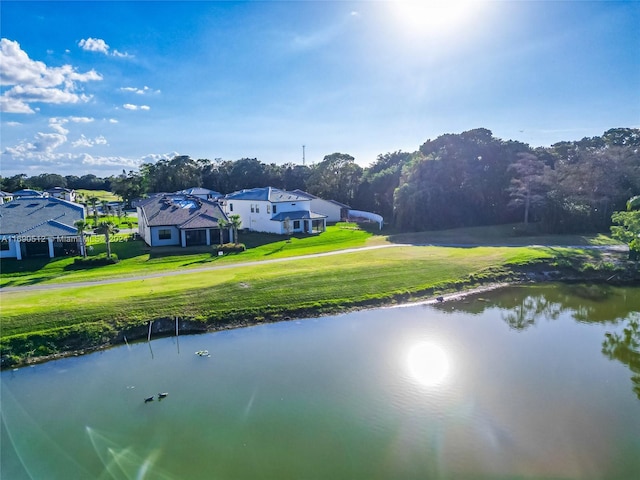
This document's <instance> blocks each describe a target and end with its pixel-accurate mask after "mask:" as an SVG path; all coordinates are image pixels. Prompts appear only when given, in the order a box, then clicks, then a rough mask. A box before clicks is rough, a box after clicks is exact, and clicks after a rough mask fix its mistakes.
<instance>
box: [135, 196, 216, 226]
mask: <svg viewBox="0 0 640 480" xmlns="http://www.w3.org/2000/svg"><path fill="white" fill-rule="evenodd" d="M138 208H140V209H141V210H142V214H143V215H144V216H145V217H146V220H147V223H148V225H149V226H150V227H160V226H170V225H173V226H176V227H178V228H183V229H188V228H215V227H217V226H218V219H223V220H225V221H226V220H227V216H226V215H225V214H224V212H223V211H222V209H221V208H220V204H218V203H217V202H214V201H211V200H203V199H201V198H198V197H194V196H191V195H177V194H169V195H162V196H155V197H151V198H146V199H144V200H141V201H140V203H139V204H138Z"/></svg>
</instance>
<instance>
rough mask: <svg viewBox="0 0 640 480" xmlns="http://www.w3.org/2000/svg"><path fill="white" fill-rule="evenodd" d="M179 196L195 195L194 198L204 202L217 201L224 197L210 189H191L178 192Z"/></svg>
mask: <svg viewBox="0 0 640 480" xmlns="http://www.w3.org/2000/svg"><path fill="white" fill-rule="evenodd" d="M176 194H177V195H193V196H194V197H198V198H202V199H203V200H216V199H218V198H221V197H222V196H223V195H222V194H221V193H220V192H216V191H215V190H209V189H208V188H202V187H191V188H187V189H185V190H180V191H179V192H176Z"/></svg>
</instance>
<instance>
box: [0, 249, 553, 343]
mask: <svg viewBox="0 0 640 480" xmlns="http://www.w3.org/2000/svg"><path fill="white" fill-rule="evenodd" d="M553 255H554V254H553V253H552V252H551V251H550V250H549V249H546V248H528V247H521V248H508V247H476V248H467V249H460V248H441V247H397V248H387V249H379V250H369V251H361V252H352V253H346V254H343V255H340V256H339V257H331V258H332V260H330V261H327V259H326V258H309V259H305V260H295V261H290V262H282V263H277V264H266V265H265V264H263V265H257V266H256V265H252V266H246V267H237V268H233V269H225V270H216V271H213V272H199V273H194V274H189V275H180V276H166V277H159V278H149V279H145V280H135V281H131V282H124V283H118V284H107V285H100V286H88V287H71V288H68V289H65V290H64V291H63V292H61V291H60V290H38V291H29V290H27V291H20V292H5V293H3V298H2V317H3V318H2V327H3V328H2V337H8V336H12V335H17V334H21V333H26V332H36V331H47V330H50V329H55V328H60V327H69V326H72V325H77V324H78V323H85V322H88V323H91V322H105V323H108V324H113V325H116V324H118V325H125V324H128V323H133V324H137V323H141V322H146V321H149V320H153V319H156V318H163V317H164V318H172V317H174V316H180V317H188V318H194V319H200V320H211V319H218V320H220V321H223V320H225V319H227V318H236V317H239V316H242V317H245V316H248V317H250V318H253V317H256V316H260V315H263V314H264V313H265V311H266V312H269V311H271V310H273V311H285V312H286V311H290V310H294V311H295V310H299V309H305V308H323V307H330V306H334V307H335V306H344V307H348V306H351V305H355V304H359V303H362V302H367V301H371V300H382V299H390V298H392V297H394V296H398V295H400V296H403V295H406V296H411V295H413V294H419V293H420V292H424V291H425V290H429V289H435V290H438V289H441V290H445V289H448V288H452V285H454V284H456V283H459V282H461V281H469V280H470V278H471V279H473V278H474V277H475V278H476V279H482V278H483V277H484V276H485V275H486V274H487V272H488V270H491V272H492V275H494V274H495V273H496V272H497V271H499V270H500V269H501V268H506V269H508V268H510V267H513V266H514V265H522V264H527V263H530V262H536V261H539V260H541V259H548V258H551V257H552V256H553ZM496 269H497V270H496ZM470 276H472V277H470Z"/></svg>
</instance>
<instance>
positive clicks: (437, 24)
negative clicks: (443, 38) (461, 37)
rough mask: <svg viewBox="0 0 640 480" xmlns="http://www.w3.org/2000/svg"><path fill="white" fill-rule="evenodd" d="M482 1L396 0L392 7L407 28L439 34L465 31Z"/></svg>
mask: <svg viewBox="0 0 640 480" xmlns="http://www.w3.org/2000/svg"><path fill="white" fill-rule="evenodd" d="M479 4H480V2H479V1H478V0H475V1H473V0H449V1H429V0H393V1H391V2H390V7H391V11H392V14H393V15H394V16H395V17H396V18H397V21H398V22H399V24H400V28H402V29H403V30H405V31H408V32H409V33H412V34H418V35H425V36H438V35H441V34H445V33H456V32H458V33H461V32H460V29H461V28H462V27H464V25H465V24H466V23H467V22H468V21H469V20H471V19H472V18H473V15H474V12H475V11H476V10H477V7H478V5H479Z"/></svg>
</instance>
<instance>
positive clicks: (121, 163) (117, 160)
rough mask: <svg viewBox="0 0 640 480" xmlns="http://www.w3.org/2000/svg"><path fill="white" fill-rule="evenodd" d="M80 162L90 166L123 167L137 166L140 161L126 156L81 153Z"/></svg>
mask: <svg viewBox="0 0 640 480" xmlns="http://www.w3.org/2000/svg"><path fill="white" fill-rule="evenodd" d="M82 163H83V164H84V165H91V166H92V167H95V166H100V167H124V168H137V167H138V166H140V164H141V163H142V162H141V161H140V160H137V159H134V158H126V157H102V156H97V157H94V156H92V155H89V154H88V153H85V154H83V155H82Z"/></svg>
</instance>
